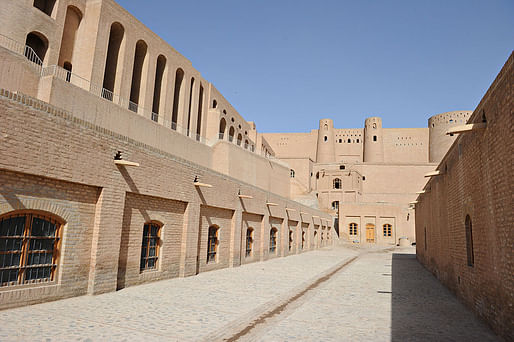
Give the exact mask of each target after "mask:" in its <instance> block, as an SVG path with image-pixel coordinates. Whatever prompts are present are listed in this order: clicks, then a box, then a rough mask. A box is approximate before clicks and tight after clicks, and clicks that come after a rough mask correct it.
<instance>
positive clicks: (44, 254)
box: [0, 213, 62, 286]
mask: <svg viewBox="0 0 514 342" xmlns="http://www.w3.org/2000/svg"><path fill="white" fill-rule="evenodd" d="M61 230H62V223H61V222H59V221H58V220H57V219H55V218H53V217H51V216H47V215H44V214H38V213H17V214H11V215H7V216H4V217H3V218H1V219H0V286H13V285H23V284H32V283H41V282H48V281H53V280H54V279H55V273H56V269H57V261H58V257H59V243H60V235H61Z"/></svg>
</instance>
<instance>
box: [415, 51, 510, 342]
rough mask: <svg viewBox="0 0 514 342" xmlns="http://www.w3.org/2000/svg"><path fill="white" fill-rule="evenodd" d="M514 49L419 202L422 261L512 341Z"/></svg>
mask: <svg viewBox="0 0 514 342" xmlns="http://www.w3.org/2000/svg"><path fill="white" fill-rule="evenodd" d="M513 85H514V55H512V54H511V55H510V57H509V59H508V60H507V62H506V63H505V65H504V67H503V69H502V70H501V72H500V73H499V74H498V76H497V77H496V79H495V81H494V82H493V84H492V85H491V86H490V88H489V90H488V91H487V93H486V94H485V95H484V97H483V98H482V100H481V101H480V103H479V105H478V106H477V108H476V109H475V111H474V112H473V114H472V115H471V117H470V118H469V120H468V122H467V124H468V125H474V126H471V127H470V126H467V127H464V129H462V132H461V133H460V134H456V135H458V138H457V139H456V141H455V142H454V143H453V145H452V146H451V148H450V150H449V151H448V153H446V155H445V156H444V157H443V159H442V160H441V162H440V163H439V165H438V166H437V171H439V175H437V176H433V177H431V178H430V181H429V182H428V183H427V184H426V185H425V187H424V193H423V194H420V195H419V198H418V199H417V202H418V203H417V204H416V235H417V258H418V260H419V261H420V262H421V263H422V264H423V265H424V266H425V267H426V268H427V269H429V270H430V271H432V273H434V275H435V276H436V277H437V278H438V279H439V280H440V281H441V282H442V283H443V284H444V285H446V286H447V287H448V288H449V289H450V290H451V291H452V292H454V293H455V294H456V295H457V296H458V297H459V298H460V299H461V300H462V301H463V302H465V303H466V304H467V306H469V307H470V308H471V309H472V310H473V311H475V313H476V314H477V315H478V316H480V317H481V318H482V319H484V320H485V321H487V322H488V323H489V324H490V325H491V327H492V328H493V329H494V330H495V332H496V333H497V334H498V335H500V336H502V337H503V338H504V339H505V340H506V341H512V340H514V306H513V303H514V276H513V275H514V266H513V265H514V263H513V258H514V250H513V246H514V233H513V232H514V230H513V227H514V215H513V203H512V190H513V179H514V174H513V168H512V166H513V160H512V151H513V150H514V142H513V128H514V127H513V109H514V89H513Z"/></svg>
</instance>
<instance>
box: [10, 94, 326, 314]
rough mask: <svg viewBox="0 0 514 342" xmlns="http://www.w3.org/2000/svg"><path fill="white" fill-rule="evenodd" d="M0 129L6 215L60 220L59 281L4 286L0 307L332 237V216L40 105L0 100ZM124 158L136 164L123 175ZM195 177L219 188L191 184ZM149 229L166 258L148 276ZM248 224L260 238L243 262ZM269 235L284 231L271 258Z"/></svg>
mask: <svg viewBox="0 0 514 342" xmlns="http://www.w3.org/2000/svg"><path fill="white" fill-rule="evenodd" d="M0 122H2V123H3V124H2V125H1V126H0V154H1V155H2V156H3V158H2V160H1V161H0V194H1V196H0V216H2V215H4V214H7V213H12V212H22V211H27V210H30V211H34V210H36V211H41V212H42V213H51V214H54V215H57V216H58V217H60V218H61V219H62V220H64V229H63V235H62V245H61V247H60V260H61V262H57V273H56V277H55V278H54V280H52V281H47V282H34V283H27V284H23V285H9V286H6V284H5V283H3V285H4V286H2V287H0V307H1V308H7V307H13V306H19V305H26V304H33V303H38V302H44V301H48V300H55V299H59V298H66V297H70V296H77V295H83V294H88V293H89V294H98V293H104V292H108V291H114V290H116V289H117V288H121V287H125V286H132V285H137V284H141V283H144V282H147V281H155V280H159V279H167V278H171V277H177V276H190V275H194V274H197V273H198V272H204V271H209V270H213V269H218V268H221V267H234V266H238V265H240V264H242V263H245V262H253V261H258V260H266V259H268V258H272V257H278V256H286V255H289V254H293V253H299V252H301V251H305V250H310V249H312V248H317V247H321V246H324V245H326V244H331V243H332V240H333V238H335V235H333V229H332V219H331V216H330V215H328V214H325V213H320V212H319V211H318V210H315V209H312V208H309V207H305V206H303V205H301V204H299V203H298V202H294V201H291V200H289V199H287V198H285V197H281V196H279V195H276V194H273V193H270V192H269V191H266V190H265V189H262V188H259V187H257V186H255V185H253V184H248V183H244V182H241V181H238V180H236V179H234V178H232V177H229V176H226V175H224V174H221V173H218V172H216V171H213V170H211V169H209V168H206V167H203V166H201V165H198V164H195V163H192V162H190V161H188V160H185V159H182V158H179V157H176V156H174V155H172V154H170V153H167V152H165V151H162V150H159V149H156V148H154V147H152V146H149V145H146V144H144V143H141V142H138V141H137V140H134V139H132V138H129V137H127V136H122V135H120V134H118V133H115V132H112V131H110V130H107V129H105V128H103V127H100V126H95V125H92V124H91V123H89V122H87V121H85V120H81V119H79V118H77V117H75V116H74V115H73V113H69V112H65V111H62V110H60V109H57V108H55V107H53V106H50V105H48V104H46V103H44V102H41V101H38V100H35V99H32V98H28V97H25V96H20V95H16V94H13V93H12V92H7V91H4V90H1V91H0ZM117 151H122V156H123V159H124V160H128V161H135V162H138V163H139V164H140V166H139V167H130V166H117V165H116V164H115V163H114V156H115V155H116V153H117ZM196 177H198V180H200V181H201V182H202V183H205V184H209V185H212V188H208V187H200V186H195V184H194V183H193V181H194V179H195V178H196ZM220 189H222V191H220ZM239 195H245V196H247V197H240V196H239ZM267 203H270V204H269V205H267ZM286 208H287V210H286ZM147 222H157V223H158V224H159V225H161V227H162V228H161V231H162V232H161V235H160V238H159V241H160V246H159V249H160V252H159V253H160V254H159V259H158V267H157V268H156V269H155V270H152V271H149V272H148V271H143V272H142V271H141V270H140V267H139V266H140V256H141V239H142V233H143V232H142V226H143V225H144V224H145V223H147ZM211 226H216V227H219V235H218V241H219V245H218V247H217V250H218V253H217V255H216V259H215V261H214V262H207V245H206V243H207V235H208V230H209V227H211ZM248 226H250V227H252V228H253V229H254V237H255V240H254V242H253V243H254V245H253V246H254V248H253V249H252V251H251V255H250V256H248V257H247V256H246V254H245V253H246V250H245V248H246V244H245V243H246V228H248ZM272 227H273V228H276V229H277V246H276V250H275V251H273V252H271V251H270V248H269V241H270V235H269V234H270V232H269V231H270V229H271V228H272ZM302 229H303V231H304V232H305V234H304V235H303V240H302V239H301V237H302ZM315 232H316V234H314V233H315ZM315 236H316V239H317V240H315V239H314V237H315ZM289 237H291V240H290V241H291V245H289V243H290V242H289ZM322 237H323V238H324V240H323V241H322V240H321V238H322ZM318 240H319V241H318ZM302 241H303V242H302ZM302 243H303V248H302Z"/></svg>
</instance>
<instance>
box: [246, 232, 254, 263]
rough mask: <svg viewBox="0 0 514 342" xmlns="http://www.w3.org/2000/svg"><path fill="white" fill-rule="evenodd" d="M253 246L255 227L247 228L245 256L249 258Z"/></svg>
mask: <svg viewBox="0 0 514 342" xmlns="http://www.w3.org/2000/svg"><path fill="white" fill-rule="evenodd" d="M252 247H253V228H248V229H247V230H246V253H245V256H246V257H247V258H248V257H250V256H251V255H252Z"/></svg>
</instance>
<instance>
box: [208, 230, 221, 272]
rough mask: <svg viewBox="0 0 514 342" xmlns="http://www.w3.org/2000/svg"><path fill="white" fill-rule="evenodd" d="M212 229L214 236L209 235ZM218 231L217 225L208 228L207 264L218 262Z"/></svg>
mask: <svg viewBox="0 0 514 342" xmlns="http://www.w3.org/2000/svg"><path fill="white" fill-rule="evenodd" d="M213 229H214V234H211V230H213ZM219 231H220V227H219V226H217V225H212V226H209V230H208V231H207V264H211V263H212V264H214V263H216V262H218V245H219ZM211 247H212V249H211Z"/></svg>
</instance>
